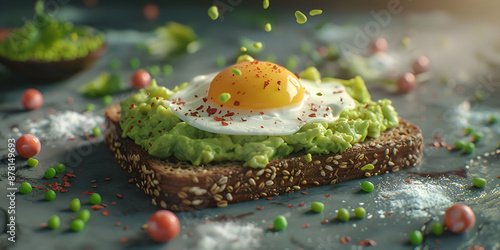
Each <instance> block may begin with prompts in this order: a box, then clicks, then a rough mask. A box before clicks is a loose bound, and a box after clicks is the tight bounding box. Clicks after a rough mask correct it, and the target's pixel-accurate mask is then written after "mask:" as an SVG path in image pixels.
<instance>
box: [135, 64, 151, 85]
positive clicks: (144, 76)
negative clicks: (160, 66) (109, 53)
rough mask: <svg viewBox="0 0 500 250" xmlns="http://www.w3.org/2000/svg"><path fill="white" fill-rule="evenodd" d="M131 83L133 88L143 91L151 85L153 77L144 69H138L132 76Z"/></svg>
mask: <svg viewBox="0 0 500 250" xmlns="http://www.w3.org/2000/svg"><path fill="white" fill-rule="evenodd" d="M131 81H132V88H135V89H143V88H145V87H147V86H149V84H150V83H151V75H150V74H149V73H148V72H147V71H145V70H143V69H138V70H136V71H135V72H134V74H133V75H132V78H131Z"/></svg>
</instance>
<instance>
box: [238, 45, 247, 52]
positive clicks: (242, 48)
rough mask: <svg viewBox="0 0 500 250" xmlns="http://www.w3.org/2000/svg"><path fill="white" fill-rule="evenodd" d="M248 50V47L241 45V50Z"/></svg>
mask: <svg viewBox="0 0 500 250" xmlns="http://www.w3.org/2000/svg"><path fill="white" fill-rule="evenodd" d="M247 50H248V49H247V47H245V46H241V47H240V51H241V52H245V51H247Z"/></svg>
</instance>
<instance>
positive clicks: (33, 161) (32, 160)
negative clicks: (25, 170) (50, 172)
mask: <svg viewBox="0 0 500 250" xmlns="http://www.w3.org/2000/svg"><path fill="white" fill-rule="evenodd" d="M37 165H38V160H37V159H35V158H29V159H28V166H30V167H32V168H34V167H36V166H37Z"/></svg>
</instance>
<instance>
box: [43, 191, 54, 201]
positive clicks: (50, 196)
mask: <svg viewBox="0 0 500 250" xmlns="http://www.w3.org/2000/svg"><path fill="white" fill-rule="evenodd" d="M55 199H56V192H55V191H54V190H47V192H45V200H46V201H53V200H55Z"/></svg>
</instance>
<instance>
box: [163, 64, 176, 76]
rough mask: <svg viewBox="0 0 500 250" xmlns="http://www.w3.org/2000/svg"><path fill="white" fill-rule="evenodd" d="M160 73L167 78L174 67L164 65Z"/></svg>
mask: <svg viewBox="0 0 500 250" xmlns="http://www.w3.org/2000/svg"><path fill="white" fill-rule="evenodd" d="M162 71H163V74H164V75H166V76H168V75H171V74H172V72H174V67H172V65H170V64H166V65H164V66H163V68H162Z"/></svg>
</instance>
